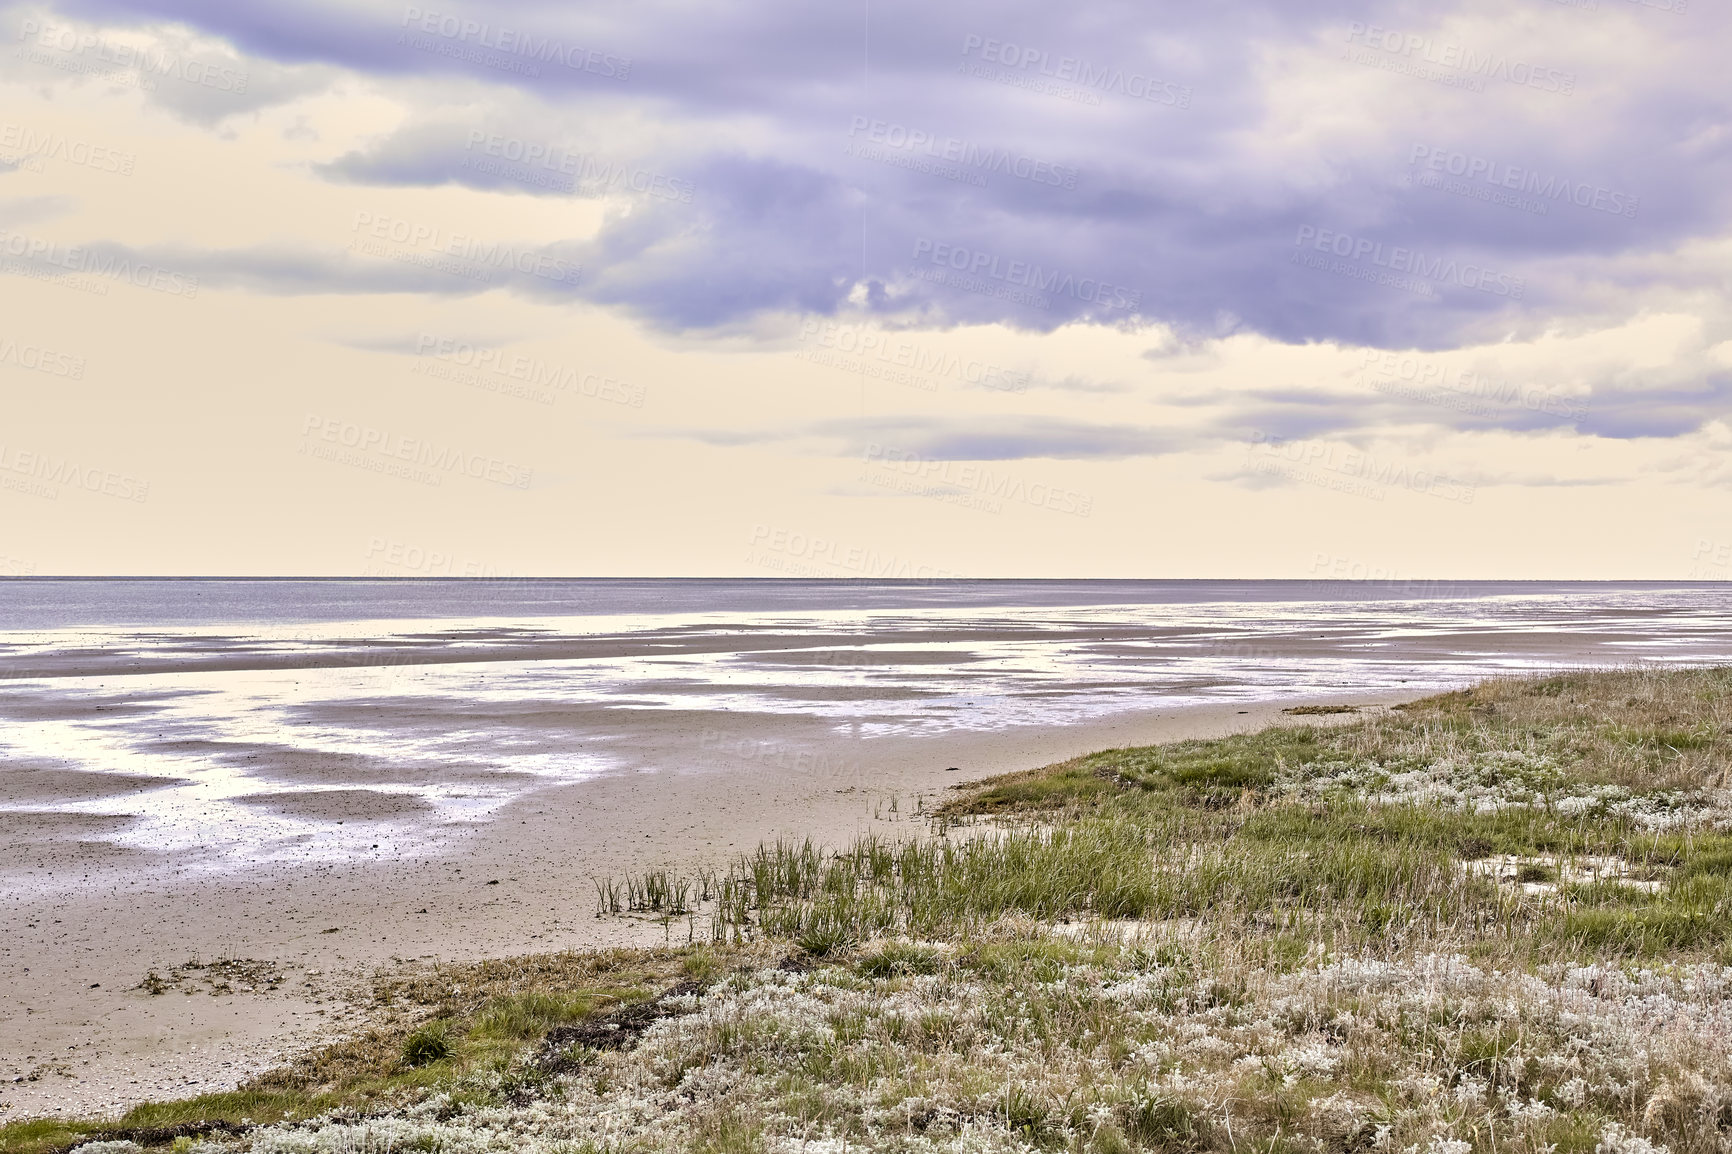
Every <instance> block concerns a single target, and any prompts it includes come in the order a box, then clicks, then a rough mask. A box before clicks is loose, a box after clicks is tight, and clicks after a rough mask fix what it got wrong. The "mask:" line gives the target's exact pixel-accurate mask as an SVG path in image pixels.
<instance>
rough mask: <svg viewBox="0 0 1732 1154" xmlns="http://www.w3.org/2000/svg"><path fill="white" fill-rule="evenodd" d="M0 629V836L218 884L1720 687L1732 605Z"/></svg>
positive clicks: (693, 592)
mask: <svg viewBox="0 0 1732 1154" xmlns="http://www.w3.org/2000/svg"><path fill="white" fill-rule="evenodd" d="M1416 593H1424V594H1427V595H1426V596H1415V595H1414V594H1416ZM0 626H4V628H0V829H3V830H4V832H5V833H6V834H7V835H8V836H9V837H11V838H13V839H14V840H15V841H16V840H18V839H22V840H23V841H25V842H30V841H32V840H36V841H44V840H46V841H53V840H56V839H61V840H64V839H65V838H67V837H76V838H78V839H81V841H83V842H86V843H100V844H101V845H102V846H104V847H107V848H109V849H111V850H113V851H114V852H115V853H117V854H122V855H124V854H126V853H147V854H162V853H172V854H174V855H176V858H177V860H178V861H180V862H181V863H182V864H183V865H184V866H185V867H187V868H196V869H213V870H219V871H221V870H227V869H231V868H236V867H242V866H246V865H250V864H260V863H268V862H272V861H288V860H293V861H309V860H311V861H319V860H337V859H341V860H353V859H355V858H357V857H365V856H367V855H369V854H381V855H384V854H389V855H391V856H395V857H401V856H404V855H418V854H422V853H432V852H438V851H439V849H440V848H441V847H442V846H444V845H446V844H447V843H448V842H449V841H450V839H451V838H452V837H453V836H455V835H456V834H458V833H459V832H460V831H461V830H463V829H464V828H466V827H473V826H474V825H475V824H476V823H481V822H486V821H488V820H490V819H491V818H492V817H493V816H494V815H496V814H497V813H498V811H499V810H500V808H501V807H503V806H505V805H507V804H509V803H510V802H512V801H514V800H516V799H519V798H522V797H523V796H525V795H526V794H528V793H531V792H533V791H535V790H537V789H541V788H544V787H546V786H547V785H549V784H551V783H571V782H581V781H583V780H585V779H587V778H591V777H594V776H596V775H598V774H603V773H609V772H621V771H631V770H637V771H641V770H655V769H658V768H682V767H688V766H691V765H694V764H705V763H710V762H714V763H716V764H718V765H723V766H725V765H726V764H728V763H729V761H730V757H731V755H730V754H729V751H730V750H735V751H737V748H738V745H739V743H740V742H742V741H745V742H750V743H756V744H757V745H759V746H762V747H765V748H769V747H774V746H776V745H777V744H778V743H782V744H785V745H787V746H788V747H789V748H794V747H798V748H801V749H805V750H808V751H816V752H817V755H818V756H819V757H820V759H821V758H822V755H823V751H824V749H825V748H826V744H825V743H826V742H833V743H841V742H846V743H847V747H848V748H849V749H850V750H851V751H852V755H854V756H857V757H863V758H864V759H865V760H866V761H868V762H869V761H870V756H871V749H872V742H873V741H874V740H876V739H880V738H899V739H907V738H919V737H922V736H930V735H938V734H943V733H949V732H955V731H958V730H970V729H972V730H997V731H1002V730H1006V729H1012V728H1014V727H1018V726H1038V727H1048V726H1063V725H1067V724H1074V723H1076V722H1079V721H1087V720H1090V719H1099V718H1102V717H1107V716H1110V715H1112V714H1114V713H1120V712H1125V711H1132V710H1148V709H1151V708H1173V707H1182V706H1186V705H1193V704H1206V703H1221V702H1227V701H1240V702H1244V701H1267V700H1274V699H1285V698H1293V697H1303V696H1342V695H1352V694H1359V693H1363V694H1367V695H1370V694H1386V693H1390V692H1401V691H1411V692H1414V693H1416V694H1417V693H1418V692H1421V691H1426V690H1431V689H1441V688H1448V687H1453V686H1458V685H1462V684H1465V683H1468V682H1472V681H1474V680H1477V679H1479V678H1482V677H1485V676H1487V675H1491V674H1497V673H1503V672H1511V671H1519V670H1531V669H1540V668H1548V667H1557V666H1572V665H1608V664H1627V663H1631V662H1638V661H1641V662H1655V663H1693V662H1708V661H1725V660H1729V659H1732V590H1728V588H1727V587H1726V586H1724V585H1703V584H1696V585H1671V586H1668V585H1658V584H1597V583H1583V584H1568V585H1557V584H1533V583H1474V584H1472V585H1455V584H1451V585H1445V584H1431V585H1427V586H1420V587H1416V586H1413V585H1411V584H1409V585H1375V584H1366V585H1349V584H1345V583H1334V584H1325V583H1310V582H954V583H923V584H905V583H880V584H869V583H854V582H849V583H823V582H807V581H796V582H762V581H759V582H752V581H714V582H704V581H668V582H657V581H594V582H583V581H550V582H536V581H510V582H497V581H482V582H475V583H460V582H447V581H425V582H417V581H377V580H372V581H368V580H361V581H347V580H332V581H216V580H197V581H179V582H177V581H170V580H150V581H99V580H90V579H81V580H70V581H55V580H45V579H13V580H10V581H5V582H0ZM651 735H653V737H654V740H653V741H652V740H649V737H650V736H651ZM93 774H99V775H121V774H125V775H138V776H139V777H141V778H143V779H145V780H141V781H132V780H129V779H124V778H115V777H104V778H102V779H96V778H93V777H92V776H91V775H93ZM104 781H106V782H108V783H109V786H108V788H103V787H102V782H104ZM92 782H96V783H97V784H96V785H94V786H93V785H92ZM104 818H108V819H112V820H106V821H104V820H102V819H104ZM68 822H71V823H72V824H71V825H68V824H67V823H68ZM69 829H70V830H72V831H73V832H70V833H69V832H68V830H69Z"/></svg>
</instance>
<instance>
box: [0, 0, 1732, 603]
mask: <svg viewBox="0 0 1732 1154" xmlns="http://www.w3.org/2000/svg"><path fill="white" fill-rule="evenodd" d="M1727 43H1732V11H1728V10H1727V9H1726V8H1725V7H1724V6H1721V5H1712V4H1707V3H1703V2H1702V0H1576V2H1574V3H1562V2H1558V0H1501V2H1499V3H1491V2H1485V3H1475V2H1468V3H1444V4H1439V3H1426V4H1419V3H1382V4H1378V3H1332V2H1323V0H1308V2H1304V3H1290V2H1282V0H1266V2H1257V0H1224V2H1220V3H1212V4H1206V5H1195V4H1192V5H1178V4H1171V3H1154V4H1150V3H1134V4H1133V3H1124V4H1115V3H1100V4H1090V5H1080V6H1065V5H1053V4H1027V3H1004V2H1002V0H1001V2H998V3H992V4H984V3H975V2H973V0H961V2H958V3H952V4H945V5H931V4H914V3H908V2H905V0H901V2H898V0H838V2H835V3H827V4H812V3H806V2H802V3H793V2H786V3H784V2H779V0H765V2H759V3H754V4H750V5H747V4H726V3H724V4H701V5H700V4H681V3H665V2H659V0H647V2H641V3H634V4H622V3H617V2H608V3H601V2H594V3H575V4H574V3H559V4H552V3H534V2H528V0H504V2H500V3H489V4H480V3H473V4H469V5H467V6H453V5H451V4H434V3H426V4H421V5H408V4H398V3H333V2H329V0H311V2H309V0H247V2H246V3H244V4H237V3H234V2H233V0H67V2H65V3H61V4H57V5H50V6H43V5H37V4H25V5H21V6H4V5H0V574H163V575H167V574H192V573H201V574H237V575H264V574H291V575H319V574H350V575H392V576H405V577H417V576H419V577H442V576H471V577H512V576H564V575H571V576H583V575H598V576H607V575H650V576H654V575H693V576H705V575H738V576H757V577H837V578H915V579H938V578H949V577H976V578H980V577H1247V578H1256V577H1289V578H1307V577H1313V578H1324V579H1370V580H1402V581H1406V580H1423V579H1429V578H1449V577H1483V578H1497V577H1501V578H1656V579H1673V578H1692V579H1710V580H1724V579H1728V578H1732V515H1729V514H1732V452H1729V450H1732V423H1729V416H1728V415H1729V413H1732V325H1729V320H1732V318H1729V315H1728V308H1727V295H1728V287H1729V286H1728V271H1729V269H1732V263H1729V262H1732V243H1729V242H1732V213H1729V209H1732V195H1729V193H1728V190H1729V189H1732V129H1729V117H1732V78H1729V76H1728V72H1727V69H1726V67H1725V64H1724V61H1723V56H1724V46H1725V45H1726V44H1727Z"/></svg>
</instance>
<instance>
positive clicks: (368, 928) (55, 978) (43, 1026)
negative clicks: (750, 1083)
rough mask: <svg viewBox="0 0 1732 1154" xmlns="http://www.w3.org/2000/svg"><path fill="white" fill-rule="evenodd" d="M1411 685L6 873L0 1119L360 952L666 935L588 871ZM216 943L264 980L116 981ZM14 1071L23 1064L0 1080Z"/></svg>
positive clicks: (205, 1077) (833, 838)
mask: <svg viewBox="0 0 1732 1154" xmlns="http://www.w3.org/2000/svg"><path fill="white" fill-rule="evenodd" d="M1431 692H1435V690H1432V689H1416V690H1415V691H1414V692H1411V693H1408V692H1404V693H1400V694H1390V693H1384V694H1363V693H1361V694H1351V693H1332V694H1310V695H1304V696H1301V697H1292V698H1286V699H1281V700H1277V701H1265V702H1256V703H1226V704H1219V705H1199V706H1189V707H1175V708H1169V709H1151V710H1143V711H1137V712H1134V713H1129V712H1128V713H1121V714H1117V715H1113V716H1110V717H1107V718H1102V719H1097V720H1094V721H1088V722H1083V723H1079V724H1075V725H1069V726H1063V727H1041V728H1036V727H1017V728H1015V729H1012V730H1009V731H1003V732H977V731H957V732H953V733H947V734H941V735H937V736H927V737H919V738H898V737H884V738H876V739H872V740H871V741H869V742H864V743H861V748H862V749H863V750H866V751H867V752H868V753H869V755H870V756H869V757H868V758H862V759H860V760H859V761H858V762H856V763H852V764H846V763H845V764H843V765H842V766H841V772H837V771H835V770H833V769H832V770H822V771H817V772H814V771H813V770H812V769H810V768H805V769H802V768H800V767H798V766H797V765H795V766H789V765H786V764H778V759H776V758H774V757H769V756H759V757H755V758H753V757H746V758H740V757H734V758H729V757H727V756H725V751H724V754H723V755H720V756H717V757H715V758H714V759H713V761H714V763H715V764H714V765H713V766H710V767H704V768H697V767H694V766H691V765H689V764H682V763H680V762H672V764H674V765H676V766H678V768H664V769H657V770H648V769H643V768H636V769H629V770H619V771H610V772H606V773H603V774H601V775H599V776H596V777H593V778H590V779H588V780H584V781H579V782H573V783H569V784H561V785H551V786H548V787H546V788H543V789H540V790H537V791H534V792H532V793H528V794H525V795H524V796H522V797H519V798H518V799H516V800H515V801H513V802H511V803H510V804H508V805H507V806H505V807H504V808H503V809H501V810H499V811H498V812H496V813H495V814H494V815H493V817H492V819H491V820H490V821H488V822H486V823H484V824H480V825H477V826H474V827H473V828H471V829H469V830H466V831H465V833H464V835H463V836H462V837H461V838H460V839H458V841H457V842H455V843H454V844H453V845H452V846H451V847H450V848H449V849H448V851H447V852H445V853H443V854H440V855H436V856H432V857H423V858H414V859H408V860H394V859H386V860H380V861H364V862H363V861H357V862H349V863H342V864H295V865H287V866H285V865H282V864H278V865H275V866H269V867H265V868H261V869H259V870H256V871H249V872H242V873H236V874H230V875H215V876H204V877H199V876H196V875H194V876H187V875H186V874H184V873H180V874H177V873H176V872H175V871H173V870H172V869H165V868H162V867H161V866H158V867H157V868H152V869H148V870H146V871H144V872H142V873H140V874H138V875H136V876H133V877H131V878H123V877H120V876H116V874H117V872H118V871H104V870H102V869H101V868H100V867H97V868H96V869H94V870H93V871H92V872H91V873H89V874H87V875H86V876H85V877H83V878H82V879H81V880H80V881H79V883H78V884H77V885H76V886H73V887H71V888H70V889H69V890H67V891H64V892H58V893H47V892H37V893H22V892H19V891H18V890H17V889H16V888H14V889H13V892H12V893H10V894H9V895H8V896H7V897H6V898H5V899H0V942H3V943H4V944H0V972H6V973H8V974H9V975H10V976H11V979H12V980H11V981H10V983H9V984H8V987H7V988H6V990H5V991H4V992H3V993H0V1038H3V1039H4V1041H0V1107H3V1109H0V1121H11V1120H15V1119H18V1118H23V1117H34V1116H71V1115H89V1114H91V1113H104V1114H106V1113H118V1112H120V1111H122V1110H124V1109H125V1108H126V1107H127V1106H129V1105H132V1104H136V1103H138V1102H141V1101H147V1100H152V1099H157V1098H161V1097H163V1096H164V1095H167V1094H186V1093H189V1092H210V1091H213V1090H217V1089H222V1088H226V1087H232V1086H233V1085H234V1084H236V1083H238V1082H239V1081H241V1080H243V1079H244V1078H246V1077H247V1076H249V1075H251V1074H254V1073H257V1072H259V1071H261V1070H263V1069H266V1068H269V1067H271V1066H274V1065H277V1064H279V1063H280V1062H281V1061H282V1060H283V1059H285V1058H287V1057H289V1056H290V1055H292V1054H293V1053H295V1052H297V1051H299V1050H302V1049H304V1048H306V1047H308V1046H310V1045H314V1044H317V1043H318V1042H320V1041H322V1040H324V1039H326V1038H328V1037H329V1036H331V1034H332V1024H333V1023H334V1022H335V1021H337V1018H336V1017H334V1016H333V1011H334V1010H337V1009H338V1008H339V1007H341V1006H343V1005H344V1004H345V994H344V990H345V989H346V988H348V987H349V986H350V985H352V984H353V983H355V982H357V981H359V980H360V979H361V978H363V977H364V976H365V975H366V974H368V973H370V972H373V971H375V970H377V969H379V968H380V967H382V966H392V965H399V964H403V963H408V962H412V961H415V960H422V961H430V960H434V959H437V960H442V961H452V962H456V961H471V960H478V959H481V958H489V957H494V958H496V957H507V956H512V955H517V954H526V953H547V952H556V951H565V950H577V951H583V950H594V949H601V948H607V947H611V946H646V945H660V944H663V942H664V940H665V936H666V937H671V927H668V928H667V929H666V930H664V927H663V926H662V925H661V924H660V923H649V922H631V921H625V920H622V919H618V918H609V919H602V920H598V919H597V918H596V917H595V895H594V887H593V884H592V881H591V879H592V878H596V877H617V876H619V875H622V874H624V873H627V872H633V871H642V870H644V869H646V868H658V867H663V866H665V867H669V868H674V869H685V870H690V869H695V868H700V867H709V868H714V867H717V866H724V865H725V864H726V863H727V862H728V861H729V860H730V859H732V858H733V857H734V855H736V854H738V853H742V852H747V851H749V850H751V849H753V848H755V847H756V846H757V845H758V844H759V843H761V842H774V841H775V840H776V839H778V838H796V839H804V838H806V837H811V838H812V839H813V840H814V841H818V842H824V843H827V844H836V843H839V842H841V841H843V840H845V839H847V838H849V837H851V836H853V835H854V834H856V833H860V832H865V831H872V832H877V833H880V834H884V835H887V836H890V837H897V836H906V835H913V834H915V833H918V832H920V830H921V829H922V828H923V819H921V818H918V817H915V816H914V814H913V810H914V809H915V807H916V805H917V804H918V805H919V806H920V807H921V808H923V809H925V810H928V811H929V810H931V809H932V808H933V807H934V806H935V805H936V804H937V803H938V802H939V801H941V800H942V795H943V793H944V791H946V790H947V789H948V788H949V787H951V786H954V785H959V784H963V783H966V782H970V781H975V780H978V779H980V778H984V777H991V776H995V775H998V774H1001V773H1006V772H1011V771H1014V770H1024V769H1032V768H1035V767H1038V766H1042V765H1048V764H1053V763H1055V762H1059V761H1063V760H1066V759H1068V758H1070V757H1074V756H1077V755H1079V754H1083V753H1089V752H1095V751H1098V750H1103V749H1112V748H1122V747H1126V746H1137V745H1149V744H1158V743H1161V742H1169V741H1179V740H1185V739H1188V738H1194V737H1217V736H1225V735H1227V734H1230V733H1235V732H1245V731H1250V730H1256V729H1261V728H1263V727H1265V726H1267V725H1270V724H1276V723H1281V722H1288V723H1292V724H1302V723H1303V724H1330V723H1332V722H1341V721H1348V720H1352V719H1354V718H1356V717H1360V716H1363V714H1356V713H1342V714H1333V715H1322V716H1305V717H1302V718H1300V717H1292V716H1290V715H1287V714H1284V713H1283V712H1282V710H1283V709H1289V708H1293V707H1295V706H1299V705H1313V704H1314V705H1327V704H1341V703H1352V704H1358V705H1364V706H1376V707H1387V706H1389V705H1391V704H1395V703H1397V702H1402V701H1408V700H1413V699H1414V698H1416V697H1418V696H1423V695H1426V694H1428V693H1431ZM1241 705H1242V706H1243V708H1241ZM665 741H666V748H667V751H668V752H669V753H673V752H674V751H675V750H678V751H680V752H683V753H686V754H688V755H689V753H690V749H691V745H690V735H689V734H683V735H682V734H678V733H675V734H671V735H668V736H667V737H666V739H665ZM661 748H662V745H661V744H660V743H658V742H657V740H656V739H655V736H654V734H650V735H648V740H647V741H646V742H645V743H644V745H643V748H641V749H639V750H638V753H639V757H638V759H637V760H638V762H639V763H640V764H641V765H649V764H653V763H655V762H657V761H658V760H659V758H658V753H659V751H660V750H661ZM950 766H957V767H958V769H957V770H955V771H951V770H950V769H949V767H950ZM890 798H895V799H897V801H898V805H897V807H896V808H895V809H894V810H892V809H891V808H890V807H889V802H888V799H890ZM664 935H665V936H664ZM220 958H231V959H249V960H252V961H256V962H264V963H270V964H272V965H273V966H275V967H277V968H278V972H280V974H281V980H280V981H279V982H278V984H277V985H276V986H275V987H274V988H271V989H262V990H259V991H258V992H239V991H235V990H232V989H231V990H230V991H228V992H223V991H220V990H218V991H215V992H212V990H211V983H210V982H209V981H208V980H204V979H203V978H202V977H201V976H200V972H199V971H191V973H192V974H193V975H194V985H195V986H197V988H198V991H199V992H198V993H197V994H196V996H194V995H189V994H187V993H182V992H169V993H166V994H162V995H156V996H153V995H151V994H148V993H146V992H144V991H143V990H141V989H139V988H138V983H140V982H141V981H142V980H143V979H144V978H145V975H146V973H147V972H148V971H152V970H155V971H157V972H159V973H162V972H165V971H168V970H170V969H171V968H172V967H175V966H179V965H182V964H183V963H185V962H187V961H189V960H197V961H200V962H202V963H208V962H211V961H214V960H216V959H220ZM201 983H202V984H201ZM32 1072H34V1073H35V1074H36V1078H35V1080H33V1081H14V1079H15V1078H19V1077H25V1078H28V1076H29V1075H30V1074H31V1073H32Z"/></svg>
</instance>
